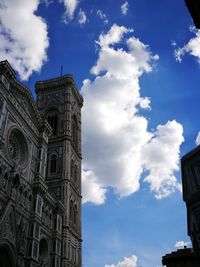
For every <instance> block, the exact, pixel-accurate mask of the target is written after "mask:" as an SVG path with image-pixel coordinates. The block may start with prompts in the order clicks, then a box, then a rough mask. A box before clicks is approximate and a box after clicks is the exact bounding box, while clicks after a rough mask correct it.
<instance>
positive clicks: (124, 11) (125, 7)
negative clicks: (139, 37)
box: [121, 1, 128, 15]
mask: <svg viewBox="0 0 200 267" xmlns="http://www.w3.org/2000/svg"><path fill="white" fill-rule="evenodd" d="M121 12H122V14H123V15H126V14H127V13H128V1H126V2H125V3H124V4H122V5H121Z"/></svg>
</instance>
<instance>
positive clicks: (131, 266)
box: [105, 255, 137, 267]
mask: <svg viewBox="0 0 200 267" xmlns="http://www.w3.org/2000/svg"><path fill="white" fill-rule="evenodd" d="M105 267H137V257H136V256H135V255H132V256H131V257H129V258H127V257H125V258H124V259H123V260H122V261H120V262H118V263H117V264H111V265H107V264H106V265H105Z"/></svg>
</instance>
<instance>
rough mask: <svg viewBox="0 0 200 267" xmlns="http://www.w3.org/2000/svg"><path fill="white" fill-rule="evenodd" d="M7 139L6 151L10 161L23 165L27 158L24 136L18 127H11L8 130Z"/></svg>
mask: <svg viewBox="0 0 200 267" xmlns="http://www.w3.org/2000/svg"><path fill="white" fill-rule="evenodd" d="M7 140H8V141H7V144H8V146H7V147H8V153H9V157H10V159H11V161H12V162H13V163H14V164H15V165H21V166H24V165H25V164H26V162H27V159H28V145H27V142H26V138H25V137H24V135H23V134H22V132H21V131H20V130H19V129H17V128H13V129H11V130H10V131H9V134H8V139H7Z"/></svg>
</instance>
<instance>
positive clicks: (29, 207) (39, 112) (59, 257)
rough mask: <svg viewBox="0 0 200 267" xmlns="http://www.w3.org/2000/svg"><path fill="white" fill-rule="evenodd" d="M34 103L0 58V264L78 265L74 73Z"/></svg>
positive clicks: (51, 84)
mask: <svg viewBox="0 0 200 267" xmlns="http://www.w3.org/2000/svg"><path fill="white" fill-rule="evenodd" d="M36 96H37V97H36V101H35V100H34V99H33V97H32V94H31V92H30V91H29V90H28V89H27V88H26V87H25V86H24V85H23V84H21V83H20V82H19V81H18V80H17V79H16V76H15V72H14V70H13V69H12V67H11V66H10V65H9V63H8V62H7V61H2V62H0V265H1V266H3V267H14V266H19V267H23V266H24V267H29V266H32V267H33V266H34V267H36V266H43V267H61V266H62V267H72V266H73V267H81V266H82V262H81V254H82V249H81V244H82V240H81V107H82V104H83V98H82V96H81V95H80V94H79V92H78V91H77V89H76V85H75V82H74V80H73V77H72V76H71V75H64V76H62V77H59V78H55V79H50V80H45V81H39V82H37V83H36Z"/></svg>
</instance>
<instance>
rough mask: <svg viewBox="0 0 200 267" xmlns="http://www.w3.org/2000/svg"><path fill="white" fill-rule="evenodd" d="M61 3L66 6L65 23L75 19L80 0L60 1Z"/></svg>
mask: <svg viewBox="0 0 200 267" xmlns="http://www.w3.org/2000/svg"><path fill="white" fill-rule="evenodd" d="M59 2H60V3H63V4H64V6H65V9H66V11H65V15H64V21H65V22H66V23H67V22H68V21H69V20H72V19H73V18H74V12H75V10H76V8H77V6H78V3H79V1H78V0H59Z"/></svg>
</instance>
